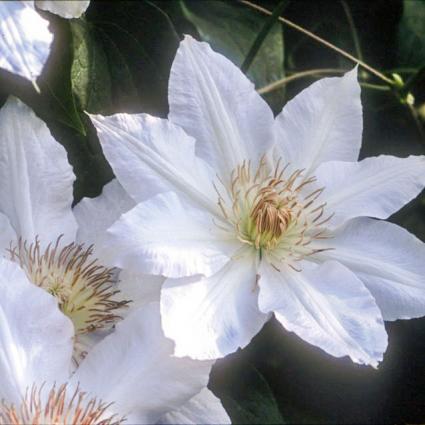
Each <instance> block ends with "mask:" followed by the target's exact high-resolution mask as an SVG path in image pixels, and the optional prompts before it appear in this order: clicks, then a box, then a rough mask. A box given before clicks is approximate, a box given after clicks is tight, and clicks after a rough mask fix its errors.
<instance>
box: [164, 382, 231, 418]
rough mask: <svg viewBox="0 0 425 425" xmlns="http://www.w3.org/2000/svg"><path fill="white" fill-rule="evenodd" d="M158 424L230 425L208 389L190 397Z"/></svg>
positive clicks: (226, 416) (217, 401)
mask: <svg viewBox="0 0 425 425" xmlns="http://www.w3.org/2000/svg"><path fill="white" fill-rule="evenodd" d="M158 423H160V424H164V425H165V424H170V425H171V424H182V425H183V424H231V420H230V418H229V415H228V414H227V413H226V411H225V410H224V408H223V406H222V404H221V401H220V399H219V398H217V397H216V396H215V395H214V394H213V393H212V392H211V391H210V390H209V389H208V388H204V389H203V390H202V391H201V392H200V393H199V394H197V395H196V396H195V397H192V398H191V399H190V400H189V401H188V402H187V403H186V404H185V405H183V406H182V407H181V408H180V409H177V410H175V411H173V412H170V413H167V414H166V415H164V416H163V417H162V418H161V419H160V420H159V421H158Z"/></svg>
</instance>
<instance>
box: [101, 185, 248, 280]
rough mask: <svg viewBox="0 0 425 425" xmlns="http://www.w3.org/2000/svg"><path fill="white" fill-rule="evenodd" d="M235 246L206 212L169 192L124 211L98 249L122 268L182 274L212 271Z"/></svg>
mask: <svg viewBox="0 0 425 425" xmlns="http://www.w3.org/2000/svg"><path fill="white" fill-rule="evenodd" d="M239 246H240V243H239V242H238V241H236V240H235V239H234V238H230V237H229V235H228V234H226V233H224V232H223V231H221V230H220V229H219V228H218V227H217V226H216V225H215V224H214V222H213V219H212V217H211V216H210V215H209V214H208V213H207V212H205V211H203V210H201V209H198V208H196V207H194V206H193V205H191V204H190V203H189V202H186V201H185V200H184V199H179V198H178V197H177V195H176V194H175V193H172V192H168V193H164V194H160V195H157V196H155V197H153V198H151V199H150V200H148V201H145V202H142V203H140V204H138V205H137V206H136V207H134V208H133V209H132V210H130V211H129V212H128V213H126V214H124V215H122V216H121V218H120V219H119V220H118V221H117V222H116V223H115V224H114V225H113V226H112V227H111V228H110V229H109V230H108V232H107V236H106V237H105V238H104V246H102V253H103V257H104V258H105V259H106V260H107V261H108V262H110V263H111V264H113V265H114V266H117V267H120V268H122V269H127V268H128V269H130V270H133V271H138V272H141V273H151V274H155V275H157V274H162V275H164V276H167V277H183V276H190V275H194V274H198V273H202V274H205V275H211V274H212V273H214V272H215V271H217V270H219V269H220V268H221V267H222V266H223V265H224V264H225V263H226V262H227V261H228V260H229V257H230V256H231V255H232V254H233V252H234V251H235V250H236V249H238V247H239Z"/></svg>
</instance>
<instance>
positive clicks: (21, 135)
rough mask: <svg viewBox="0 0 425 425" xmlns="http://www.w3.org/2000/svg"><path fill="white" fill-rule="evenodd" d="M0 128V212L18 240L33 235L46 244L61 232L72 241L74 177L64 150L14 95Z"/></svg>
mask: <svg viewBox="0 0 425 425" xmlns="http://www.w3.org/2000/svg"><path fill="white" fill-rule="evenodd" d="M0 128H1V129H2V132H1V135H0V163H1V167H0V181H1V190H0V211H1V212H3V213H4V214H5V215H7V217H8V218H9V221H10V223H11V225H12V227H13V228H14V229H15V231H16V234H17V235H18V236H21V237H22V238H24V239H28V240H34V238H35V236H37V235H38V236H39V237H40V240H41V242H42V243H44V242H45V243H48V242H51V241H55V240H56V238H57V237H58V236H59V235H61V234H64V235H65V239H68V240H74V239H75V233H76V228H77V224H76V221H75V218H74V216H73V214H72V211H71V204H72V201H73V194H72V185H73V182H74V180H75V176H74V174H73V172H72V168H71V166H70V165H69V164H68V160H67V155H66V151H65V149H64V148H63V147H62V146H61V145H60V144H59V143H58V142H56V140H55V139H54V138H53V137H52V135H51V134H50V131H49V129H48V128H47V126H46V124H44V123H43V121H41V120H40V119H39V118H37V117H36V116H35V114H34V113H33V112H32V111H31V110H30V109H29V108H28V107H27V106H25V105H24V104H23V103H21V102H20V101H19V100H17V99H15V98H10V99H9V100H8V101H7V103H6V105H5V106H4V107H3V108H2V109H1V110H0Z"/></svg>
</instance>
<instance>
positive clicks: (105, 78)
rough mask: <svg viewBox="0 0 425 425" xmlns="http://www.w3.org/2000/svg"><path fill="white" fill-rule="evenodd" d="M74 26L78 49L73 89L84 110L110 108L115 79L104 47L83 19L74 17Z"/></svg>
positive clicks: (74, 38) (76, 47) (74, 48)
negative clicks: (112, 76) (112, 83)
mask: <svg viewBox="0 0 425 425" xmlns="http://www.w3.org/2000/svg"><path fill="white" fill-rule="evenodd" d="M70 26H71V32H72V41H73V50H74V58H73V62H72V67H71V82H72V89H73V91H74V93H75V94H76V95H77V97H78V99H79V101H80V104H81V107H82V108H83V109H84V110H86V111H88V112H93V113H96V112H102V111H105V110H108V109H110V108H111V105H112V99H111V78H110V74H109V69H108V62H107V59H106V55H105V52H104V51H103V47H102V45H101V44H100V43H99V42H98V41H97V39H96V38H95V36H94V34H93V32H92V31H91V27H90V25H89V24H87V23H86V22H85V21H84V20H83V19H78V20H77V19H73V20H71V21H70Z"/></svg>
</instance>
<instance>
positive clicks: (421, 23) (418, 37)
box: [398, 0, 425, 67]
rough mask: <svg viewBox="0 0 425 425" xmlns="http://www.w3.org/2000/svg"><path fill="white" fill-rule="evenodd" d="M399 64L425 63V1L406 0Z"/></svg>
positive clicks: (399, 42) (399, 34) (399, 46)
mask: <svg viewBox="0 0 425 425" xmlns="http://www.w3.org/2000/svg"><path fill="white" fill-rule="evenodd" d="M398 49H399V51H398V53H399V66H406V67H411V66H413V67H416V66H421V65H423V64H424V63H425V1H424V0H404V2H403V16H402V18H401V22H400V26H399V32H398Z"/></svg>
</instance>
